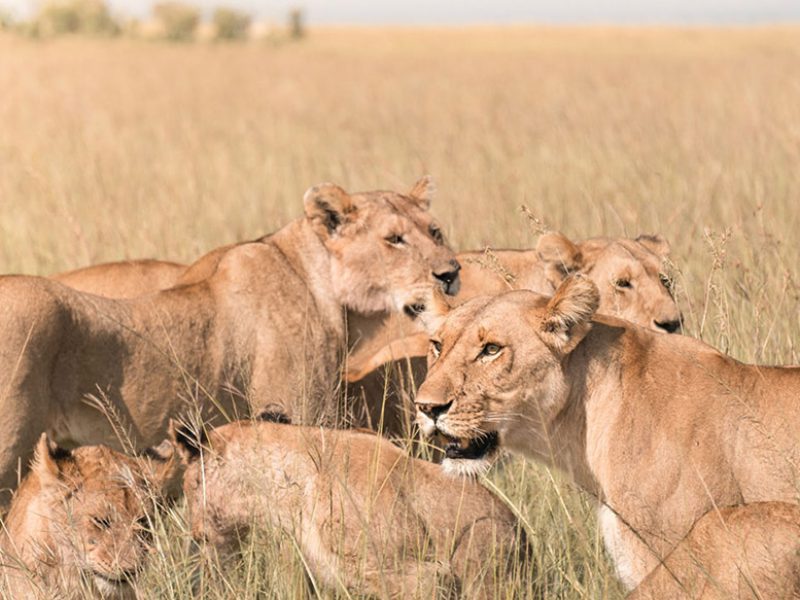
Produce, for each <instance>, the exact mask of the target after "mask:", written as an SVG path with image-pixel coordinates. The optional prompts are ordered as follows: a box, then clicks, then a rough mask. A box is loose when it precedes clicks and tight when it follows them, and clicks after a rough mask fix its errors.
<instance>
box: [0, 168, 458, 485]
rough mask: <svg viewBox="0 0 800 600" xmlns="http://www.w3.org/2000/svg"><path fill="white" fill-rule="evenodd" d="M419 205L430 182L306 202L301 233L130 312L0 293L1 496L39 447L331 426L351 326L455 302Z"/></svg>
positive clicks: (35, 283) (312, 196)
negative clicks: (184, 431)
mask: <svg viewBox="0 0 800 600" xmlns="http://www.w3.org/2000/svg"><path fill="white" fill-rule="evenodd" d="M428 192H429V190H428V188H427V180H424V181H422V182H421V183H419V184H418V185H416V186H415V187H414V189H413V190H412V192H411V193H409V194H400V193H395V192H384V191H376V192H366V193H358V194H348V193H347V192H345V191H344V190H343V189H342V188H340V187H338V186H336V185H333V184H323V185H320V186H314V187H312V188H310V189H309V190H308V191H307V192H306V194H305V198H304V205H305V216H304V217H303V218H300V219H297V220H296V221H294V222H292V223H290V224H289V225H287V226H285V227H284V228H283V229H281V230H279V231H278V232H276V233H274V234H273V235H270V236H267V237H265V238H263V239H260V240H257V241H255V242H252V243H245V244H239V245H236V246H233V247H229V248H226V249H223V251H221V252H215V253H211V257H212V258H211V259H206V260H204V259H200V261H198V265H200V266H201V267H202V266H203V265H207V264H208V263H211V264H210V265H208V266H207V267H203V269H204V275H207V276H204V277H202V278H201V279H200V280H199V281H197V282H195V283H190V284H186V285H182V286H178V287H174V288H170V289H168V290H165V291H162V292H158V293H155V294H150V295H147V296H143V297H140V298H136V299H129V300H118V299H117V300H115V299H108V298H102V297H99V296H94V295H90V294H85V293H81V292H77V291H75V290H72V289H70V288H68V287H66V286H64V285H62V284H60V283H58V282H54V281H51V280H49V279H44V278H40V277H22V276H8V277H3V278H0V408H1V409H2V410H1V411H0V412H2V413H3V415H4V418H3V419H2V421H1V422H0V486H2V487H3V488H10V487H11V486H12V485H13V483H14V480H15V473H14V471H15V469H16V467H17V465H18V463H19V464H22V465H26V464H27V462H28V458H29V456H30V451H31V450H30V449H31V448H33V445H34V442H35V440H36V438H37V437H38V436H39V434H40V433H41V432H42V431H47V432H48V433H49V434H50V435H51V436H52V437H53V439H55V440H56V441H57V442H59V443H61V444H65V445H68V446H72V445H82V444H97V443H104V444H108V445H111V446H112V447H119V440H118V435H119V432H120V431H124V432H126V434H127V435H129V436H130V437H131V441H132V443H133V444H134V446H136V447H141V446H143V445H150V444H152V443H155V442H156V441H159V439H161V438H162V437H163V436H164V435H165V434H166V427H167V423H168V421H169V418H170V417H171V416H174V415H176V414H178V413H182V412H199V413H201V414H202V416H203V418H211V417H212V416H215V415H216V416H222V417H225V418H227V419H232V418H235V417H236V416H237V415H241V414H247V413H248V412H249V410H250V409H251V408H253V407H261V406H264V405H267V404H275V405H279V406H281V407H282V409H283V410H284V411H286V412H287V413H290V414H292V416H293V417H294V418H295V419H297V420H298V421H301V422H302V421H306V422H309V421H313V420H316V419H317V418H323V417H324V418H326V419H335V418H336V417H337V410H338V409H337V396H338V391H337V390H336V382H337V381H338V379H339V374H340V368H341V367H340V357H341V354H342V349H343V348H344V347H345V346H346V320H347V314H348V313H353V314H359V313H367V314H368V313H372V312H382V311H392V310H411V308H412V307H413V309H414V310H417V309H418V308H419V304H420V302H422V301H424V298H427V297H429V296H430V289H431V287H432V286H433V285H441V286H443V287H444V288H445V290H446V291H449V292H450V293H453V292H454V291H455V290H456V288H457V286H458V268H459V266H458V263H457V262H456V260H455V255H454V254H453V252H452V251H451V250H450V249H449V248H448V247H447V245H446V244H445V242H444V239H443V237H442V234H441V232H440V230H439V228H438V226H437V225H436V223H435V221H434V220H433V218H432V217H431V215H430V213H429V212H428V206H429V201H430V196H429V193H428ZM191 270H192V269H190V271H191ZM92 396H93V397H94V400H91V398H90V397H92ZM87 400H88V401H87ZM98 405H102V406H103V407H104V409H105V412H106V413H108V415H110V416H111V417H112V418H109V417H108V416H107V415H106V414H103V413H102V412H101V411H98V409H97V406H98ZM115 420H116V421H119V425H120V426H119V427H114V426H113V422H114V421H115Z"/></svg>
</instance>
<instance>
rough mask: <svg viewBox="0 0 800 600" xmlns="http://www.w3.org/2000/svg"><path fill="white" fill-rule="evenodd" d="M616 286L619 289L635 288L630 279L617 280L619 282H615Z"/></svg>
mask: <svg viewBox="0 0 800 600" xmlns="http://www.w3.org/2000/svg"><path fill="white" fill-rule="evenodd" d="M614 285H615V286H616V287H618V288H622V289H625V288H630V287H633V286H632V285H631V280H630V279H617V280H616V281H615V282H614Z"/></svg>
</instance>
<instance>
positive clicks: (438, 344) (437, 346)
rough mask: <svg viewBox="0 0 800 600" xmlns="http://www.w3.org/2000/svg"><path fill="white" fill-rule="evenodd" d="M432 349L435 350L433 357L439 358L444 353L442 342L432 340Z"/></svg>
mask: <svg viewBox="0 0 800 600" xmlns="http://www.w3.org/2000/svg"><path fill="white" fill-rule="evenodd" d="M431 349H432V350H433V355H434V356H436V357H438V356H439V355H440V354H441V353H442V342H440V341H438V340H431Z"/></svg>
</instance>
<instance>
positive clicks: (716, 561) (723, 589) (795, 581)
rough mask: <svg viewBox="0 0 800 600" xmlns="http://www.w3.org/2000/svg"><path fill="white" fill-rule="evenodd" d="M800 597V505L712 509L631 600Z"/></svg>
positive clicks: (752, 505) (755, 503) (633, 594)
mask: <svg viewBox="0 0 800 600" xmlns="http://www.w3.org/2000/svg"><path fill="white" fill-rule="evenodd" d="M684 598H692V599H693V600H728V599H731V598H740V599H742V600H744V599H748V600H751V599H752V600H755V599H756V598H770V599H772V600H778V599H786V600H788V599H790V598H791V599H797V598H800V506H797V505H796V504H786V503H784V502H754V503H753V504H745V505H743V506H733V507H727V508H722V509H719V510H716V509H714V510H711V511H709V512H708V513H706V514H705V515H704V516H703V517H701V518H700V519H699V520H698V521H697V523H695V524H694V527H692V530H691V531H690V532H689V535H687V536H686V538H685V539H684V540H683V541H682V542H681V543H680V544H678V546H677V547H676V548H675V549H674V550H673V551H672V552H670V554H669V555H668V556H667V557H666V558H665V559H664V563H663V564H662V565H660V566H659V567H657V568H656V569H655V570H654V571H653V572H652V573H650V575H648V576H647V577H646V578H645V580H644V581H643V582H642V584H641V585H640V586H639V587H637V588H636V589H635V590H634V591H633V592H632V593H631V594H630V595H629V596H628V600H683V599H684Z"/></svg>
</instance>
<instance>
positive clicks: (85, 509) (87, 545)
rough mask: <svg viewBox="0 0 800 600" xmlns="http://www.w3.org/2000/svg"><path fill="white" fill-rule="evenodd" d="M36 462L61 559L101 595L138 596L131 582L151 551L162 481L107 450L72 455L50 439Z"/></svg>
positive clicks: (137, 463) (92, 448)
mask: <svg viewBox="0 0 800 600" xmlns="http://www.w3.org/2000/svg"><path fill="white" fill-rule="evenodd" d="M43 444H44V445H45V446H44V447H43ZM36 464H37V466H36V467H35V468H36V469H37V472H38V473H39V475H40V480H41V482H42V489H43V491H44V493H46V494H48V495H49V497H50V498H51V503H50V504H51V506H52V509H53V513H54V514H53V516H52V518H50V519H49V527H50V529H51V532H52V535H53V538H54V540H55V543H56V545H57V546H58V551H59V553H60V554H61V556H62V559H63V561H64V562H65V563H66V565H71V566H74V567H76V568H77V569H78V571H79V572H80V573H81V576H82V577H83V578H85V579H86V580H87V581H88V582H90V583H91V584H93V585H94V587H95V589H96V591H97V592H98V593H99V594H100V596H102V597H107V598H133V597H135V594H134V591H133V583H134V582H135V580H136V578H137V576H138V575H139V573H140V572H141V571H142V569H143V568H144V566H145V561H146V558H147V555H148V553H149V547H150V546H149V541H150V540H149V537H150V534H149V531H150V518H151V516H152V510H153V508H154V503H153V500H152V499H153V487H152V484H153V483H156V484H158V483H157V481H156V482H154V481H152V480H151V481H150V482H148V481H147V477H152V476H153V475H154V471H153V470H151V469H147V470H145V469H143V464H142V462H141V461H139V460H137V459H133V458H129V457H127V456H125V455H123V454H120V453H118V452H115V451H113V450H111V449H110V448H107V447H105V446H88V447H81V448H78V449H76V450H73V451H71V452H70V451H67V450H63V449H59V448H55V447H54V446H52V444H50V443H49V442H48V441H47V440H46V439H44V440H43V441H42V442H40V446H39V448H37V461H36ZM158 477H159V476H158V475H156V478H157V479H158Z"/></svg>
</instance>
